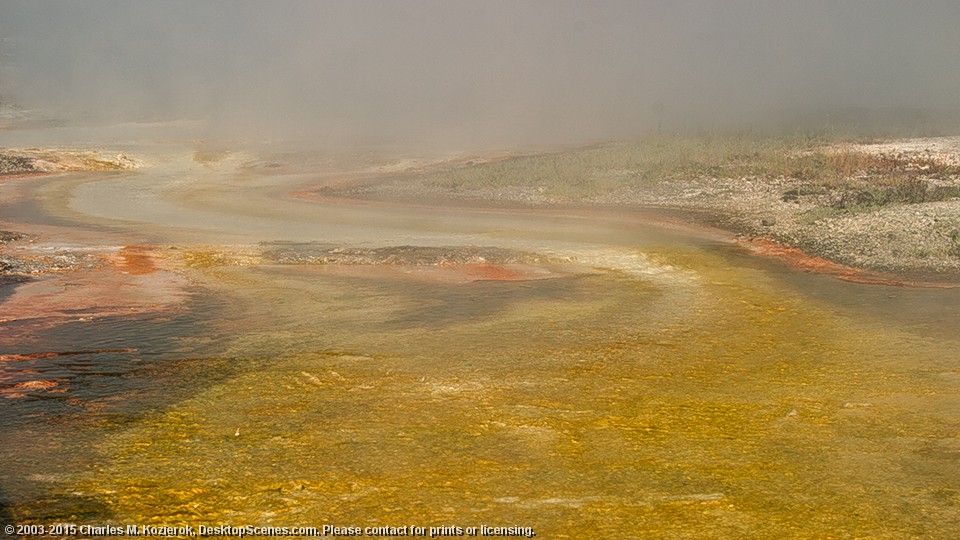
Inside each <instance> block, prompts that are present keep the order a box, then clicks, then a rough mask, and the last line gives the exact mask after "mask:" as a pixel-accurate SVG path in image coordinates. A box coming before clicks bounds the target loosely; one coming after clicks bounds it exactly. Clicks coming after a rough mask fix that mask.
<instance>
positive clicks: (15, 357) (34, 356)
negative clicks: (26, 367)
mask: <svg viewBox="0 0 960 540" xmlns="http://www.w3.org/2000/svg"><path fill="white" fill-rule="evenodd" d="M132 352H136V349H131V348H126V349H93V350H89V351H63V352H46V353H30V354H0V362H4V361H19V360H38V359H42V358H57V357H59V356H75V355H80V354H104V353H132Z"/></svg>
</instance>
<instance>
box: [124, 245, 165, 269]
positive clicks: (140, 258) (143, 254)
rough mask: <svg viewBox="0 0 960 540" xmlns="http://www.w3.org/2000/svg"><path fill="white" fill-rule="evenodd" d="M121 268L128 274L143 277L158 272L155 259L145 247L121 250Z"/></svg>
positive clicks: (129, 247) (130, 247) (128, 247)
mask: <svg viewBox="0 0 960 540" xmlns="http://www.w3.org/2000/svg"><path fill="white" fill-rule="evenodd" d="M119 255H120V260H121V268H123V269H124V270H125V271H126V272H127V273H128V274H132V275H143V274H152V273H154V272H156V271H157V265H156V264H155V263H154V261H153V257H151V256H150V254H149V253H148V252H147V248H144V247H143V246H126V247H124V248H123V249H121V250H120V253H119Z"/></svg>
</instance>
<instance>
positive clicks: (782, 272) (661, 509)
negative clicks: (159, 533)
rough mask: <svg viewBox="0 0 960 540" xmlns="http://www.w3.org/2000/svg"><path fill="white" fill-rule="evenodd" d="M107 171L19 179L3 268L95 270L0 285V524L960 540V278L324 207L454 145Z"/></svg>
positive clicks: (9, 210)
mask: <svg viewBox="0 0 960 540" xmlns="http://www.w3.org/2000/svg"><path fill="white" fill-rule="evenodd" d="M120 150H122V151H123V152H124V153H125V154H126V155H128V156H130V157H131V159H137V160H139V161H140V164H141V167H139V168H137V169H132V170H123V171H115V172H84V173H70V174H61V175H57V176H46V177H34V178H18V179H9V180H4V181H3V182H4V183H3V186H4V187H3V189H5V190H6V191H5V192H4V193H5V194H6V195H5V196H6V197H7V198H6V201H5V206H4V207H3V215H2V219H3V221H4V227H3V228H5V229H11V230H22V231H24V232H26V233H29V234H32V235H35V236H34V237H33V238H34V240H32V243H31V244H29V245H27V246H26V247H22V248H21V249H23V250H27V251H31V250H32V253H33V254H34V255H36V254H44V253H47V254H48V255H49V256H50V257H56V256H58V254H61V253H66V252H69V253H72V254H73V255H72V256H74V257H80V260H82V261H87V263H83V264H79V267H78V268H75V269H73V270H70V271H65V272H62V273H51V274H46V275H42V276H39V277H37V278H36V279H34V280H32V281H28V282H22V283H9V284H6V285H4V286H3V288H2V289H0V291H2V294H0V300H2V304H0V358H2V361H0V370H2V371H0V392H2V395H0V402H2V403H0V405H2V406H0V425H2V429H0V501H2V502H3V508H4V509H5V510H4V511H5V512H6V513H7V514H8V515H5V516H0V517H3V519H0V521H4V522H10V523H18V524H34V525H36V526H44V527H48V528H49V527H54V526H56V525H57V524H60V525H61V526H62V525H63V524H68V525H75V526H80V525H88V526H93V525H96V526H102V527H107V526H117V527H124V528H125V527H127V526H128V525H136V526H138V527H139V526H155V527H192V528H193V530H194V531H198V530H200V527H208V528H213V527H221V526H229V527H241V528H242V527H248V526H251V527H316V528H317V529H318V530H323V527H324V526H327V529H326V531H327V533H328V534H327V535H334V534H347V533H350V532H353V531H360V533H362V534H363V535H364V536H368V537H388V536H391V535H393V536H397V535H401V534H402V535H406V536H415V535H422V536H428V535H429V533H430V532H431V528H434V529H433V531H432V532H434V533H435V536H459V535H464V536H466V535H469V532H470V531H473V532H475V533H476V535H477V536H481V535H485V536H493V535H504V536H507V535H509V536H515V537H524V536H529V535H533V534H535V535H536V536H538V537H544V538H746V537H752V538H826V537H831V538H910V537H947V536H949V535H950V534H953V533H955V531H956V530H958V528H960V513H958V512H957V509H958V504H960V491H958V486H960V459H958V457H960V420H958V419H960V367H958V363H957V362H958V356H957V351H958V350H960V347H958V345H960V343H958V341H957V336H958V335H960V322H958V321H960V319H958V318H957V317H956V314H955V313H952V312H951V311H950V309H952V308H950V306H954V307H955V306H957V305H960V302H958V300H960V298H958V296H960V294H958V292H957V289H942V288H938V289H932V288H911V287H896V286H887V285H878V284H862V283H851V282H846V281H841V280H839V279H837V278H835V277H832V276H827V275H817V274H813V273H801V272H798V271H796V270H792V269H790V268H788V267H787V266H786V265H783V264H780V263H779V262H777V261H775V260H765V259H758V258H756V257H755V256H752V255H749V254H747V253H746V252H744V251H743V250H741V249H740V248H739V247H738V246H737V245H736V244H735V243H734V242H733V241H732V239H731V238H730V237H729V235H726V234H724V233H721V232H719V231H712V230H705V229H696V228H691V227H686V226H682V225H679V224H677V223H676V222H674V221H672V220H671V219H668V218H667V217H665V216H663V215H662V214H655V213H653V212H647V211H643V210H639V209H634V210H624V209H619V210H613V209H604V208H598V207H592V208H572V207H567V208H555V209H549V208H537V209H532V208H522V207H519V206H514V207H509V206H506V205H499V206H498V205H492V204H491V205H474V206H471V205H468V204H466V203H462V204H455V203H451V202H449V201H446V202H444V201H430V200H429V198H428V197H425V198H424V200H423V201H420V202H411V201H405V202H403V203H399V202H392V201H390V200H383V199H377V200H372V199H366V200H351V199H342V198H332V197H328V198H325V197H322V196H314V195H315V194H317V193H323V192H322V190H321V191H317V189H318V188H320V187H323V186H329V185H338V186H342V185H350V184H351V183H364V182H366V183H371V182H376V181H377V179H378V178H385V177H395V176H396V175H412V174H416V173H417V171H420V170H425V169H428V168H429V167H431V166H433V165H435V164H436V163H439V162H443V161H444V160H449V159H452V158H450V157H449V156H441V157H436V156H428V157H423V156H419V155H413V156H409V155H408V156H403V155H402V152H401V153H397V152H395V153H394V154H389V155H388V153H386V152H380V153H357V152H352V153H345V154H343V155H338V154H336V153H331V154H329V155H327V154H323V155H320V154H317V153H312V152H307V151H299V150H290V151H286V150H284V151H278V150H277V149H275V148H257V149H252V150H251V149H247V150H244V151H238V152H207V151H203V152H201V151H195V150H194V149H192V148H188V146H187V145H180V144H175V143H165V144H153V145H146V144H143V145H136V144H129V145H127V146H126V147H123V148H121V149H120ZM401 158H404V159H401ZM305 194H306V195H305ZM311 194H313V195H311ZM83 257H86V258H83ZM944 306H947V307H944ZM334 527H335V528H334ZM421 528H422V529H421ZM471 528H475V529H471ZM420 531H422V532H420ZM457 531H461V532H460V533H459V534H458V533H457Z"/></svg>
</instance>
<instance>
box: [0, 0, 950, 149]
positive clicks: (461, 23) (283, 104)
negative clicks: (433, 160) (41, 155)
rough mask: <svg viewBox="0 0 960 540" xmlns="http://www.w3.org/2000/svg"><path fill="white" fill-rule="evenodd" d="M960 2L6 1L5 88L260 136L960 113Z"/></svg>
mask: <svg viewBox="0 0 960 540" xmlns="http://www.w3.org/2000/svg"><path fill="white" fill-rule="evenodd" d="M958 23H960V2H956V1H943V2H922V1H902V2H885V1H862V2H860V1H846V2H840V1H824V2H819V1H802V2H801V1H793V2H786V1H773V0H771V1H764V2H753V1H750V2H748V1H717V0H701V1H687V2H683V1H662V2H652V1H651V2H644V1H607V2H602V1H601V2H587V1H578V2H567V1H558V0H550V1H529V0H528V1H523V0H510V1H456V0H443V1H440V0H437V1H432V0H424V1H385V0H384V1H358V0H350V1H347V0H344V1H337V2H333V1H328V2H322V1H310V2H293V1H283V2H277V1H270V2H268V1H261V2H241V1H234V0H231V1H222V2H221V1H209V0H205V1H196V2H178V1H169V0H163V1H154V2H135V1H129V0H128V1H123V2H104V1H84V2H35V1H13V0H0V40H2V41H0V63H2V68H0V77H2V78H0V97H3V98H7V99H15V100H17V101H19V102H21V103H22V104H24V105H26V106H31V107H39V108H42V109H43V110H47V111H50V112H51V114H57V115H61V116H83V117H94V118H105V119H109V120H111V121H112V120H144V119H170V118H200V119H204V120H205V121H206V122H207V124H208V125H209V126H210V129H213V130H217V131H218V132H220V133H225V134H230V133H234V134H238V135H240V136H253V137H259V138H282V137H304V136H313V135H319V136H327V137H333V138H337V137H341V138H345V139H349V138H367V139H370V140H405V139H411V140H425V141H443V140H450V141H502V142H503V143H504V144H511V143H519V142H555V141H560V140H577V139H590V138H599V137H615V136H623V135H630V134H636V133H642V132H644V131H646V130H649V129H651V128H652V127H655V126H656V124H657V122H658V121H659V120H662V121H663V123H664V125H665V128H667V129H678V128H681V127H691V126H706V127H709V126H713V125H725V124H729V123H731V122H734V123H736V122H740V121H742V122H753V121H756V120H757V119H762V118H763V117H764V115H769V114H771V112H775V111H783V110H796V109H802V108H816V107H844V106H862V107H921V108H939V109H949V110H955V111H960V91H958V90H960V32H958V31H957V24H958Z"/></svg>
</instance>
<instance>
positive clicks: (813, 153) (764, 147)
mask: <svg viewBox="0 0 960 540" xmlns="http://www.w3.org/2000/svg"><path fill="white" fill-rule="evenodd" d="M837 145H838V141H836V140H834V139H830V138H827V137H792V138H757V137H750V136H702V137H694V138H685V137H656V138H649V139H643V140H639V141H632V142H622V143H610V144H602V145H597V146H593V147H590V148H585V149H581V150H576V151H566V152H558V153H550V154H543V155H535V156H521V157H514V158H510V159H505V160H501V161H495V162H488V163H481V164H471V165H467V166H461V167H458V168H453V169H449V170H442V171H436V172H433V173H430V174H428V175H426V176H425V177H424V178H423V179H422V180H423V182H424V183H425V184H426V185H428V186H434V187H439V188H442V189H447V190H451V191H454V192H459V193H463V192H470V191H474V190H484V189H487V190H489V189H494V190H497V189H505V188H525V189H531V190H536V191H537V192H539V193H543V194H544V195H545V196H547V197H550V198H554V199H559V200H575V199H582V198H588V197H592V196H596V195H600V194H603V193H606V192H610V191H613V190H617V189H642V188H644V187H649V186H652V185H656V184H659V183H663V182H676V181H690V180H697V179H700V178H724V179H731V180H738V179H744V178H768V179H776V178H786V179H793V180H798V181H802V182H804V185H803V186H802V187H800V188H795V189H794V190H793V191H789V192H786V193H784V200H796V199H798V198H799V197H802V196H805V195H813V194H824V193H833V194H835V195H836V202H835V203H834V207H835V208H838V209H841V210H849V211H856V210H862V209H865V208H873V207H879V206H884V205H889V204H898V203H915V202H929V201H939V200H945V199H948V198H952V197H957V196H960V188H954V187H937V186H931V185H929V183H928V181H927V180H929V179H942V178H950V177H955V176H958V175H960V168H958V167H956V166H951V165H946V164H943V163H939V162H936V161H934V160H930V159H908V158H905V157H898V156H886V155H882V156H878V155H871V154H867V153H864V152H860V151H857V150H855V149H853V148H852V147H844V146H840V147H838V146H837Z"/></svg>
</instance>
